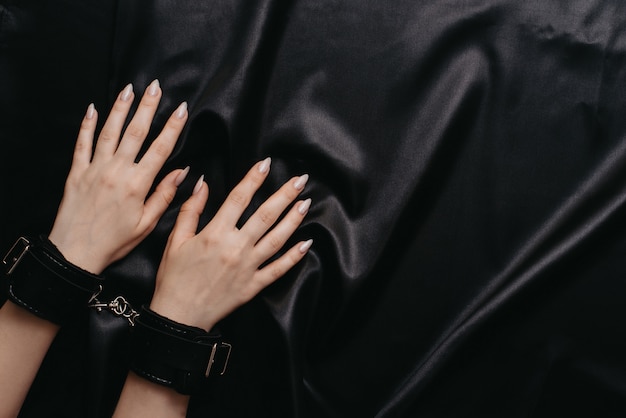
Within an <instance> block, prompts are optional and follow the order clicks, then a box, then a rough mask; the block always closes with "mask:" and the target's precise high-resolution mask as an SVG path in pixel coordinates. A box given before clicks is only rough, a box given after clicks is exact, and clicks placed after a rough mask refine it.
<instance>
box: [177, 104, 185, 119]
mask: <svg viewBox="0 0 626 418" xmlns="http://www.w3.org/2000/svg"><path fill="white" fill-rule="evenodd" d="M185 114H187V102H182V103H181V104H180V106H178V109H176V117H177V118H178V119H182V118H184V117H185Z"/></svg>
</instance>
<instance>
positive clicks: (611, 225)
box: [0, 0, 626, 418]
mask: <svg viewBox="0 0 626 418" xmlns="http://www.w3.org/2000/svg"><path fill="white" fill-rule="evenodd" d="M154 78H159V80H160V81H161V85H162V87H163V90H164V96H163V100H162V103H161V107H160V109H159V112H158V114H157V118H156V122H155V125H154V129H153V132H152V133H151V135H150V138H149V139H150V140H151V139H153V138H154V136H155V134H156V132H158V130H159V129H160V127H162V126H163V123H164V122H165V120H166V118H167V116H168V115H169V114H170V113H171V112H172V111H173V110H174V109H175V108H176V106H177V105H178V103H180V102H181V101H183V100H187V101H188V102H189V108H190V118H189V122H188V125H187V127H186V130H185V131H184V133H183V135H182V137H181V139H180V141H179V144H178V145H177V148H176V150H175V152H174V153H173V155H172V157H171V158H170V160H169V161H168V163H167V164H166V167H165V169H164V171H163V173H166V172H167V171H168V170H171V169H173V168H179V167H185V166H187V165H189V166H191V175H190V178H189V179H188V180H187V181H186V182H185V183H184V184H183V186H182V187H181V190H180V191H179V193H178V196H177V198H176V200H175V202H174V204H173V205H172V207H171V208H170V209H169V210H168V212H167V213H166V215H165V216H164V218H163V219H162V221H161V222H160V223H159V225H158V227H157V229H156V231H155V232H154V233H153V234H152V235H151V236H150V237H149V238H148V239H147V240H146V241H145V242H144V243H142V244H141V245H140V246H139V247H138V248H137V249H136V250H135V251H133V252H132V253H131V254H130V255H129V256H128V257H127V258H126V259H124V260H123V261H121V262H118V263H116V264H115V265H113V266H111V267H110V268H109V269H108V270H107V271H106V272H105V275H106V277H107V288H106V290H105V293H106V295H105V296H108V297H111V298H112V297H113V296H116V295H118V294H123V295H125V296H126V297H127V298H128V299H129V300H130V301H131V302H132V303H133V304H134V305H136V306H139V305H141V304H142V303H146V302H148V301H149V298H150V295H151V293H152V289H153V285H154V276H155V272H156V268H157V267H158V263H159V259H160V254H161V253H162V250H163V247H164V243H165V240H166V239H167V235H168V233H169V230H170V229H171V227H172V225H173V222H174V219H175V216H176V213H177V210H178V208H179V207H180V204H181V203H182V201H183V200H184V199H185V198H186V196H188V195H189V194H190V192H191V189H192V187H193V184H194V182H195V180H196V179H197V177H199V176H200V175H201V174H205V175H206V177H207V181H208V183H209V186H210V188H211V196H210V202H209V205H208V206H207V209H206V211H205V214H204V217H203V219H202V223H203V224H205V223H206V222H208V221H209V219H210V218H211V216H212V214H213V213H215V210H216V208H217V207H218V206H219V204H220V203H221V202H222V200H223V199H224V197H225V195H226V193H227V191H228V190H229V189H230V188H231V187H232V186H233V185H234V184H236V182H237V181H238V180H239V179H240V178H241V177H242V176H243V174H244V173H245V171H246V170H247V169H248V167H249V166H251V165H252V164H253V163H254V162H255V161H257V160H260V159H262V158H264V157H266V156H271V157H272V158H273V165H272V172H271V174H270V177H269V180H268V182H267V185H266V186H265V187H264V188H263V189H262V190H261V192H260V193H259V194H258V195H257V196H256V198H255V200H254V202H253V205H252V206H253V207H252V208H251V210H252V209H254V207H256V206H258V204H259V203H260V202H262V201H263V199H264V198H266V197H267V196H268V195H269V194H270V193H271V191H272V190H274V189H275V188H276V187H278V186H279V185H280V184H281V183H282V182H284V181H286V180H287V179H288V178H289V177H290V176H293V175H299V174H302V173H305V172H306V173H309V174H310V175H311V180H310V182H309V185H308V186H307V189H306V191H305V193H304V196H307V197H311V198H312V199H313V206H312V209H311V212H310V214H309V215H308V216H307V219H306V221H305V223H304V225H303V227H302V228H301V229H300V230H299V231H298V232H297V233H296V237H294V240H296V239H304V238H309V237H311V238H313V239H314V240H315V243H314V246H313V249H312V250H311V252H310V254H309V255H307V257H306V258H305V259H304V260H303V261H302V262H301V263H300V264H299V265H298V266H297V267H296V268H294V269H293V271H291V272H290V273H289V274H288V275H287V276H286V277H284V278H282V279H281V280H280V281H279V282H277V283H276V284H274V285H272V286H271V287H270V288H268V289H266V290H265V291H264V292H263V293H262V294H261V295H260V296H259V297H258V298H256V299H255V300H254V301H252V302H251V303H250V304H248V305H246V306H244V307H242V308H241V309H239V310H238V311H236V312H235V313H233V314H232V315H231V316H230V317H229V318H227V319H226V320H225V321H224V322H223V324H221V328H222V331H223V333H224V334H226V335H228V338H229V339H230V340H231V342H232V344H233V347H234V349H233V355H232V359H231V364H230V369H229V371H228V373H227V374H226V375H225V376H224V377H223V378H221V379H219V381H217V382H214V383H212V384H211V385H208V386H207V387H206V390H205V393H204V395H203V396H198V397H196V398H194V399H193V400H192V403H191V406H190V411H189V416H190V417H201V416H220V417H298V418H308V417H311V418H313V417H459V416H468V417H544V416H545V417H548V416H549V417H552V416H603V417H612V416H616V417H617V416H624V414H625V413H626V304H625V303H624V299H625V296H626V280H625V273H626V259H625V257H624V254H625V251H626V226H625V225H626V223H625V222H624V219H626V207H625V200H626V137H625V130H626V100H624V94H623V92H624V91H625V90H626V5H624V4H623V2H621V1H618V0H596V1H582V0H576V1H568V2H563V1H557V0H541V1H539V0H531V1H526V2H519V1H513V0H508V1H507V0H491V1H487V0H484V1H481V0H474V1H472V0H466V1H461V0H457V1H453V0H440V1H421V2H415V1H406V0H398V1H394V2H391V3H385V2H374V1H355V0H347V1H343V2H339V1H331V0H317V1H297V0H291V1H278V0H246V1H219V0H217V1H211V2H207V1H187V2H183V1H172V0H151V1H147V0H133V1H117V2H103V1H95V0H81V1H78V0H63V1H57V2H53V3H52V2H44V1H34V0H21V1H14V0H2V1H1V4H0V89H1V90H0V106H1V108H0V139H1V150H0V159H1V160H0V167H2V184H3V185H4V188H3V193H2V194H3V197H2V204H1V205H0V210H1V212H0V213H1V215H2V216H1V220H2V221H1V225H2V231H1V236H0V239H1V244H2V247H3V248H8V247H9V246H10V244H11V243H12V241H13V240H14V239H15V238H16V237H17V236H18V235H19V234H20V233H31V234H34V233H39V232H42V231H43V232H47V231H48V230H49V228H50V226H51V223H52V220H53V218H54V213H55V211H56V207H57V205H58V202H59V200H60V198H61V194H62V189H63V181H64V178H65V175H66V173H67V171H68V170H69V166H70V161H71V152H72V148H73V143H74V139H75V136H76V132H77V128H78V126H79V123H80V120H81V118H82V115H83V113H84V111H85V109H86V107H87V105H88V104H89V103H90V102H91V101H93V102H95V104H96V107H97V108H98V109H99V111H100V115H105V114H106V113H107V112H108V109H109V107H110V105H111V103H112V101H113V100H114V98H115V97H116V95H117V93H118V92H119V91H120V90H121V89H122V88H123V87H124V85H125V84H126V83H128V82H132V83H133V84H134V86H135V91H136V92H137V93H141V92H142V90H143V88H144V86H146V85H147V84H148V83H149V82H150V81H151V80H152V79H154ZM103 119H104V118H103V117H101V121H100V124H101V123H102V121H103ZM207 274H209V273H207ZM127 337H128V328H127V325H126V324H125V323H124V321H122V320H119V319H118V318H115V317H113V316H111V315H109V314H107V313H96V312H91V313H90V314H89V315H88V316H86V317H84V318H80V320H79V322H78V323H77V325H76V326H75V327H71V328H67V329H64V330H63V331H62V332H61V333H60V334H59V336H58V338H57V340H56V341H55V343H54V345H53V347H52V348H51V351H50V353H49V355H48V357H47V358H46V360H45V362H44V365H43V366H42V369H41V372H40V374H39V376H38V377H37V380H36V382H35V384H34V386H33V388H32V390H31V392H30V394H29V397H28V399H27V401H26V404H25V406H24V409H23V411H22V417H40V416H54V417H84V416H89V417H97V416H107V415H110V413H111V410H112V408H113V406H114V404H115V401H116V398H117V396H118V395H119V391H120V390H121V385H122V384H123V380H124V376H125V374H126V370H127V359H126V355H125V353H126V347H125V344H126V342H127Z"/></svg>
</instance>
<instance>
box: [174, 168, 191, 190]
mask: <svg viewBox="0 0 626 418" xmlns="http://www.w3.org/2000/svg"><path fill="white" fill-rule="evenodd" d="M187 174H189V166H187V167H185V169H184V170H183V171H181V172H180V173H178V175H177V176H176V180H174V184H176V187H178V186H180V185H181V184H183V181H185V179H186V178H187Z"/></svg>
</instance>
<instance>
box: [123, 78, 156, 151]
mask: <svg viewBox="0 0 626 418" xmlns="http://www.w3.org/2000/svg"><path fill="white" fill-rule="evenodd" d="M160 101H161V87H160V85H159V80H154V81H153V82H152V83H150V85H149V86H148V88H146V91H145V93H144V95H143V97H142V98H141V102H140V103H139V107H138V108H137V112H135V115H134V116H133V119H132V120H131V121H130V123H129V124H128V127H127V128H126V130H125V131H124V135H123V137H122V140H121V141H120V145H119V147H118V148H117V152H116V153H115V155H116V156H120V157H121V158H123V159H125V160H127V161H130V162H134V161H135V158H137V154H138V153H139V150H140V149H141V145H142V144H143V142H144V141H145V139H146V136H148V132H149V131H150V125H151V124H152V119H153V118H154V114H155V113H156V111H157V108H158V107H159V102H160Z"/></svg>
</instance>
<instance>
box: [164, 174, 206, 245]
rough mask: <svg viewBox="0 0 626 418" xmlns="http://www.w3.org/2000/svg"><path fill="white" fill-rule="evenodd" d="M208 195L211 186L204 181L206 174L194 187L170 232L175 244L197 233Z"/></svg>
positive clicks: (172, 241)
mask: <svg viewBox="0 0 626 418" xmlns="http://www.w3.org/2000/svg"><path fill="white" fill-rule="evenodd" d="M208 197H209V187H208V186H207V184H206V183H205V182H204V176H201V177H200V178H199V179H198V182H197V183H196V186H195V187H194V189H193V193H192V194H191V197H190V198H189V199H187V201H186V202H185V203H183V205H182V206H181V208H180V212H179V213H178V218H177V219H176V224H175V225H174V229H173V230H172V233H171V234H170V242H171V243H172V244H173V245H177V244H178V243H181V242H183V241H186V240H188V239H189V238H192V237H194V236H195V235H196V231H197V230H198V222H200V215H201V214H202V211H203V210H204V205H205V204H206V201H207V198H208Z"/></svg>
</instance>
